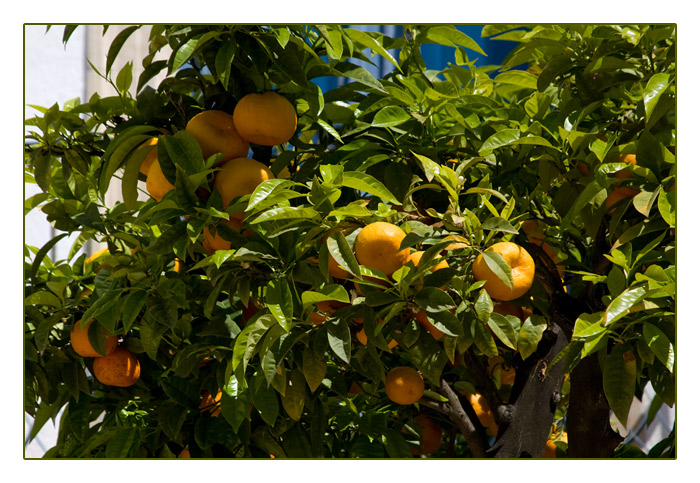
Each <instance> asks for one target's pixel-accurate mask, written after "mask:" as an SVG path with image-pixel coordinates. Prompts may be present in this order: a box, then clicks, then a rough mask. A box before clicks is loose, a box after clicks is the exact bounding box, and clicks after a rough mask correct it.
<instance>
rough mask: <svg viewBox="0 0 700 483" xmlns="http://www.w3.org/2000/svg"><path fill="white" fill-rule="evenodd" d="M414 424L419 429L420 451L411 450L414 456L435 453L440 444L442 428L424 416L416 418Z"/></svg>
mask: <svg viewBox="0 0 700 483" xmlns="http://www.w3.org/2000/svg"><path fill="white" fill-rule="evenodd" d="M416 422H417V423H418V424H419V425H420V427H421V443H420V451H417V450H415V449H413V448H412V449H411V453H413V454H414V455H419V454H433V453H437V452H438V450H439V449H440V445H441V444H442V428H441V427H440V425H439V424H437V423H436V422H435V421H433V420H432V419H430V418H429V417H428V416H426V415H425V414H419V415H418V416H416Z"/></svg>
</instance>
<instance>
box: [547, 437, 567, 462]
mask: <svg viewBox="0 0 700 483" xmlns="http://www.w3.org/2000/svg"><path fill="white" fill-rule="evenodd" d="M555 441H563V442H565V443H568V442H569V437H568V435H567V433H566V431H564V432H562V433H561V434H560V435H559V436H558V437H554V436H553V437H551V438H549V439H548V440H547V444H546V445H545V447H544V455H543V456H544V457H545V458H556V457H557V445H556V444H555Z"/></svg>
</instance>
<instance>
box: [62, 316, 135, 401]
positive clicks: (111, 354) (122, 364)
mask: <svg viewBox="0 0 700 483" xmlns="http://www.w3.org/2000/svg"><path fill="white" fill-rule="evenodd" d="M93 322H94V320H90V321H88V322H87V323H86V324H85V325H83V324H82V321H80V320H79V321H77V322H76V323H75V324H73V329H71V332H70V343H71V347H72V348H73V350H74V351H75V352H76V353H77V354H78V355H80V356H82V357H91V358H94V359H93V364H92V370H93V373H94V374H95V378H96V379H97V380H98V381H100V382H101V383H102V384H104V385H106V386H116V387H129V386H133V385H134V384H136V381H138V380H139V377H140V376H141V365H140V364H139V360H138V359H137V358H136V355H135V354H134V353H132V352H131V351H129V350H128V349H127V348H125V347H120V346H119V345H118V344H119V338H118V337H117V336H116V335H107V330H106V329H104V330H103V335H102V337H103V338H104V348H105V352H104V355H103V354H100V353H99V352H98V351H97V350H96V349H95V348H94V347H93V345H92V344H91V343H90V338H89V330H90V326H91V325H92V324H93Z"/></svg>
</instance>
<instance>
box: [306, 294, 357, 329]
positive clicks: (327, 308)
mask: <svg viewBox="0 0 700 483" xmlns="http://www.w3.org/2000/svg"><path fill="white" fill-rule="evenodd" d="M315 305H316V310H317V312H312V313H311V315H310V316H309V318H310V319H311V322H312V323H313V324H314V325H320V324H322V323H324V322H325V321H326V320H328V319H329V318H331V317H332V316H333V314H334V313H335V311H336V310H338V309H340V308H342V307H345V306H347V305H349V304H347V303H345V302H340V301H338V300H322V301H320V302H316V303H315Z"/></svg>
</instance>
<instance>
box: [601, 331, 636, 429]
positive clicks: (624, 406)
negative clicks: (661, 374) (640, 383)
mask: <svg viewBox="0 0 700 483" xmlns="http://www.w3.org/2000/svg"><path fill="white" fill-rule="evenodd" d="M636 361H637V359H636V357H635V355H634V351H633V350H632V348H631V346H630V345H629V344H618V345H616V346H615V347H614V348H613V350H612V352H611V353H610V354H608V356H607V358H606V359H605V366H604V368H603V390H604V392H605V398H606V399H607V400H608V404H610V409H612V410H613V412H614V413H615V416H617V417H618V418H619V420H620V422H621V423H622V424H623V425H626V424H627V416H628V415H629V411H630V407H631V405H632V400H633V399H634V388H635V381H636V378H637V362H636Z"/></svg>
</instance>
